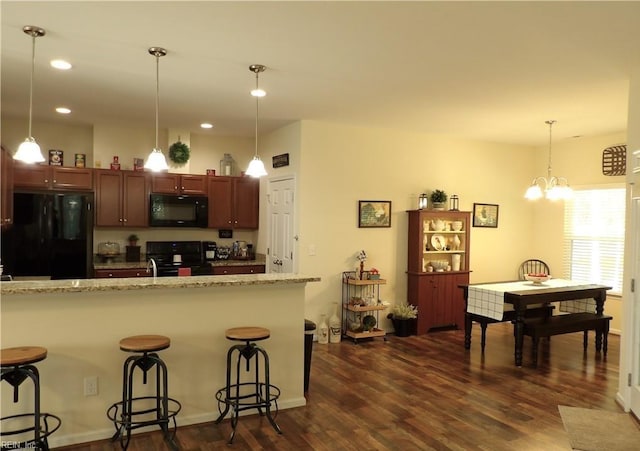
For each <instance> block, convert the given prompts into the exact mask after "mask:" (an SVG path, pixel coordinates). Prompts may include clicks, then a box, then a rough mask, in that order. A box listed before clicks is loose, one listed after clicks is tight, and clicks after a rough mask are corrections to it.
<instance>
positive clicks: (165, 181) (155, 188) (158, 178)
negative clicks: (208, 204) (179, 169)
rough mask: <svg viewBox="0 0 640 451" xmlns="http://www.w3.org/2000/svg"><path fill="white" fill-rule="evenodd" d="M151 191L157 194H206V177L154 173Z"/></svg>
mask: <svg viewBox="0 0 640 451" xmlns="http://www.w3.org/2000/svg"><path fill="white" fill-rule="evenodd" d="M151 179H152V182H151V192H153V193H158V194H191V195H194V194H198V195H203V196H206V195H207V177H206V176H204V175H193V174H154V175H153V176H152V178H151Z"/></svg>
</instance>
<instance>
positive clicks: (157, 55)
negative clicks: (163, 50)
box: [155, 53, 160, 149]
mask: <svg viewBox="0 0 640 451" xmlns="http://www.w3.org/2000/svg"><path fill="white" fill-rule="evenodd" d="M159 109H160V55H159V54H158V53H156V146H155V149H157V148H158V110H159Z"/></svg>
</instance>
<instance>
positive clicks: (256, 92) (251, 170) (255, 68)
mask: <svg viewBox="0 0 640 451" xmlns="http://www.w3.org/2000/svg"><path fill="white" fill-rule="evenodd" d="M265 69H266V67H265V66H263V65H261V64H252V65H251V66H249V70H250V71H251V72H253V73H254V74H256V89H253V90H252V91H251V95H252V96H254V97H255V98H256V153H255V155H254V156H253V159H252V160H251V162H250V163H249V167H248V168H247V171H246V174H247V175H249V176H251V177H262V176H263V175H267V171H266V170H265V169H264V163H263V162H262V160H261V159H260V157H259V156H258V111H259V110H258V103H259V101H260V97H264V96H265V95H267V93H266V92H264V91H263V90H262V89H260V87H259V86H258V74H259V73H260V72H264V71H265Z"/></svg>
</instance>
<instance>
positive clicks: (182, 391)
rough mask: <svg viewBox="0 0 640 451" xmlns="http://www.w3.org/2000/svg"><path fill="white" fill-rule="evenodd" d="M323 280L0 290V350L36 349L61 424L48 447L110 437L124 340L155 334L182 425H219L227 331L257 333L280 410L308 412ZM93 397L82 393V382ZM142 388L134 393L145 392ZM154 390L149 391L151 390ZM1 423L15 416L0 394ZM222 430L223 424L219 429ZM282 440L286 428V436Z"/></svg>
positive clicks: (174, 280)
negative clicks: (42, 355)
mask: <svg viewBox="0 0 640 451" xmlns="http://www.w3.org/2000/svg"><path fill="white" fill-rule="evenodd" d="M319 280H320V279H319V278H318V277H314V276H305V275H299V274H251V275H228V276H193V277H162V278H157V279H154V278H152V277H141V278H129V279H86V280H53V281H24V282H2V283H0V294H1V296H2V303H1V315H0V325H1V333H0V338H1V340H2V347H3V348H7V347H14V346H36V345H37V346H42V347H45V348H47V349H48V357H47V359H46V360H45V361H43V362H41V363H40V364H39V365H38V367H39V370H40V375H41V392H42V393H41V397H42V400H41V403H42V408H43V410H45V411H48V412H55V413H56V415H58V416H60V417H61V419H62V426H61V428H60V430H59V431H58V432H57V433H56V434H55V436H52V437H51V438H50V445H51V446H52V447H58V446H65V445H71V444H75V443H81V442H88V441H94V440H100V439H106V438H109V437H111V435H112V434H113V426H112V424H111V423H110V421H109V420H108V418H107V416H106V414H105V412H106V409H107V408H108V406H109V405H111V404H112V403H114V402H115V401H117V400H118V399H119V398H120V397H121V396H122V394H121V382H122V374H121V372H122V363H123V361H124V359H125V358H126V355H125V354H124V353H123V352H122V351H120V349H119V346H118V343H119V341H120V339H122V338H123V337H126V336H131V335H145V334H158V335H165V336H167V337H169V338H170V339H171V346H170V348H169V349H166V350H165V351H163V360H164V361H165V363H166V364H167V367H168V370H169V394H170V396H171V397H172V398H175V399H176V400H178V401H179V402H180V403H181V404H182V410H181V411H180V414H179V415H178V417H177V423H178V426H185V425H188V424H195V423H202V422H208V421H213V420H215V419H216V418H217V415H218V411H217V404H216V402H215V397H214V395H215V393H216V391H217V390H218V389H220V387H222V386H224V384H225V366H226V353H227V350H228V348H229V346H231V343H230V342H229V341H228V340H226V338H225V330H226V329H228V328H232V327H242V326H260V327H265V328H268V329H270V331H271V336H270V338H269V339H267V340H265V341H264V342H262V346H263V347H264V348H265V349H266V350H267V352H268V353H269V357H270V361H271V380H272V382H273V383H274V384H275V385H277V386H278V387H279V388H280V390H281V396H280V399H279V400H278V407H279V408H280V409H287V408H292V407H299V406H304V405H305V404H306V401H305V397H304V390H303V388H304V370H303V368H304V364H303V362H304V311H305V287H306V284H307V283H309V282H316V281H319ZM94 377H95V378H97V380H98V394H97V395H91V396H85V395H84V386H85V379H86V378H94ZM145 388H147V387H145V386H141V387H140V389H141V390H144V389H145ZM148 388H149V389H150V390H153V387H148ZM2 394H3V396H2V412H3V416H5V415H12V414H14V413H17V412H18V411H19V410H20V404H21V403H18V404H17V405H16V404H14V403H12V402H11V401H12V399H11V398H12V396H10V395H7V396H4V395H5V394H6V393H5V391H4V389H3V392H2ZM212 427H220V428H223V430H224V434H226V433H227V432H228V430H227V428H228V424H226V422H225V423H222V424H221V425H218V426H213V425H212ZM284 433H285V434H286V430H285V431H284Z"/></svg>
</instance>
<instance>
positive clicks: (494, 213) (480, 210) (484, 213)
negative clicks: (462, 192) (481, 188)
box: [473, 203, 498, 227]
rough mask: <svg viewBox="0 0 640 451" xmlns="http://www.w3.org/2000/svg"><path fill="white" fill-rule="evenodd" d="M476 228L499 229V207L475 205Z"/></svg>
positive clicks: (474, 219)
mask: <svg viewBox="0 0 640 451" xmlns="http://www.w3.org/2000/svg"><path fill="white" fill-rule="evenodd" d="M473 226H474V227H498V205H496V204H476V203H474V204H473Z"/></svg>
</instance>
